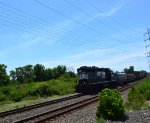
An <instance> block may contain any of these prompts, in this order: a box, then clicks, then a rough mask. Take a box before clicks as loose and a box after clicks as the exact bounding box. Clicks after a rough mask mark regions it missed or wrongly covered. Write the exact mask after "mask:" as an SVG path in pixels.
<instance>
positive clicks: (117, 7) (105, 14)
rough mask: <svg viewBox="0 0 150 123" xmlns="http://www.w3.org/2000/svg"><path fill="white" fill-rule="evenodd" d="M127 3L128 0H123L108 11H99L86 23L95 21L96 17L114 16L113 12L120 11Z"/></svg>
mask: <svg viewBox="0 0 150 123" xmlns="http://www.w3.org/2000/svg"><path fill="white" fill-rule="evenodd" d="M126 3H127V1H122V2H120V3H119V5H117V6H116V7H113V8H111V9H110V10H109V11H107V12H100V13H97V14H95V15H93V16H92V17H91V18H90V19H88V20H87V21H86V23H88V22H91V21H93V20H94V19H96V18H100V17H101V18H105V17H109V16H112V15H113V14H115V13H116V12H117V11H119V10H120V9H121V8H122V7H123V6H124V5H125V4H126Z"/></svg>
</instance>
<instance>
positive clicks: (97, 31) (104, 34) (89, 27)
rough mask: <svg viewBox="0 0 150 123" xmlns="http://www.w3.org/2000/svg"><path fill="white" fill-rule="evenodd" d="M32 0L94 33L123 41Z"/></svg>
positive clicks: (37, 0) (36, 0)
mask: <svg viewBox="0 0 150 123" xmlns="http://www.w3.org/2000/svg"><path fill="white" fill-rule="evenodd" d="M34 1H35V2H36V3H38V4H40V5H42V6H43V7H45V8H47V9H49V10H51V11H53V12H55V13H57V14H59V15H61V16H63V17H64V18H67V19H69V20H71V21H73V22H74V23H76V24H79V25H81V26H83V27H86V28H87V29H89V30H92V31H94V32H96V33H98V34H100V35H103V36H106V37H108V38H110V39H113V40H115V41H119V42H123V41H120V40H118V39H116V38H114V37H111V36H110V35H109V34H106V33H103V32H101V31H99V30H97V29H95V28H93V27H91V26H89V25H87V24H84V23H81V22H80V21H77V20H75V19H73V18H71V17H69V16H67V15H65V14H63V13H62V12H60V11H58V10H56V9H54V8H52V7H50V6H48V5H47V4H45V3H43V2H41V1H39V0H34Z"/></svg>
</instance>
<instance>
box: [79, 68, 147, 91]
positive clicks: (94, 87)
mask: <svg viewBox="0 0 150 123" xmlns="http://www.w3.org/2000/svg"><path fill="white" fill-rule="evenodd" d="M77 74H78V83H77V88H76V90H77V92H79V93H83V92H86V93H91V92H97V91H99V90H100V89H102V88H104V87H106V86H109V87H114V86H116V85H122V84H127V83H129V82H132V81H135V80H139V79H142V78H144V77H145V76H146V72H145V71H135V72H134V73H133V74H126V73H120V72H115V73H114V72H113V71H112V70H111V69H110V68H99V67H95V66H90V67H88V66H82V67H80V68H78V69H77Z"/></svg>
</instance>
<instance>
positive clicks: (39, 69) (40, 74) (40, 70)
mask: <svg viewBox="0 0 150 123" xmlns="http://www.w3.org/2000/svg"><path fill="white" fill-rule="evenodd" d="M44 72H45V67H44V65H42V64H36V65H35V66H34V68H33V73H34V81H35V82H40V81H43V80H44Z"/></svg>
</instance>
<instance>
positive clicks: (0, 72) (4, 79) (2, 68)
mask: <svg viewBox="0 0 150 123" xmlns="http://www.w3.org/2000/svg"><path fill="white" fill-rule="evenodd" d="M6 68H7V66H6V65H4V64H0V85H6V84H8V83H9V80H10V79H9V76H8V75H7V73H6Z"/></svg>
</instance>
